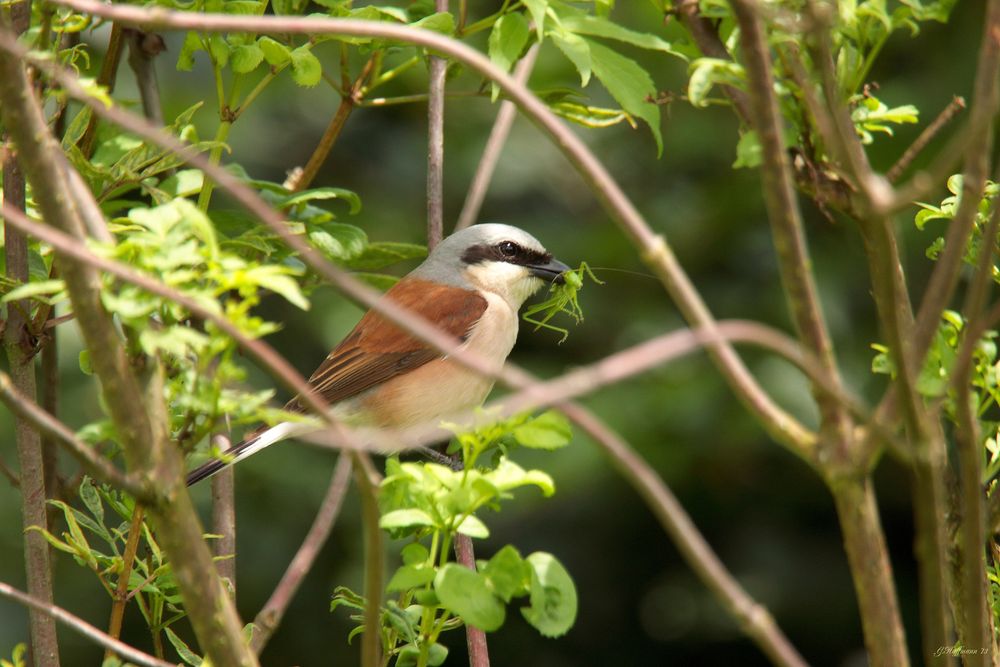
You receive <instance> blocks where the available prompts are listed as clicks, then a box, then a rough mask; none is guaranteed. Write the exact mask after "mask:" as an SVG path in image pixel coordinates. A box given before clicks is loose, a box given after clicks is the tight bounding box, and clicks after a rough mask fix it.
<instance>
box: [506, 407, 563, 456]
mask: <svg viewBox="0 0 1000 667" xmlns="http://www.w3.org/2000/svg"><path fill="white" fill-rule="evenodd" d="M572 438H573V429H572V427H570V425H569V421H568V420H567V419H566V417H565V416H564V415H563V414H562V413H561V412H557V411H555V410H548V411H546V412H543V413H542V414H540V415H539V416H537V417H535V418H534V419H532V420H531V421H529V422H527V423H525V424H522V425H521V426H518V427H517V428H515V429H514V439H515V440H517V441H518V443H520V444H521V445H524V446H525V447H530V448H532V449H559V448H561V447H565V446H566V445H568V444H569V442H570V440H571V439H572Z"/></svg>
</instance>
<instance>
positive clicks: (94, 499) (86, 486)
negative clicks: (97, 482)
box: [80, 477, 104, 523]
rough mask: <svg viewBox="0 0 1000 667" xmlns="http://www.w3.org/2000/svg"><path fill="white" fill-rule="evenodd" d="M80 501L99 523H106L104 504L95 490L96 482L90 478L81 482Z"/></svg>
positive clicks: (85, 478)
mask: <svg viewBox="0 0 1000 667" xmlns="http://www.w3.org/2000/svg"><path fill="white" fill-rule="evenodd" d="M80 500H82V501H83V504H84V505H85V506H86V508H87V510H88V511H89V512H90V513H91V514H93V515H94V518H95V519H97V521H98V523H104V504H103V503H101V496H100V495H99V494H98V493H97V489H95V488H94V481H93V480H92V479H90V478H89V477H84V478H83V481H82V482H80Z"/></svg>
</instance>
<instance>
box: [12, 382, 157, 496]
mask: <svg viewBox="0 0 1000 667" xmlns="http://www.w3.org/2000/svg"><path fill="white" fill-rule="evenodd" d="M0 401H3V402H4V403H5V404H6V405H7V407H8V408H10V411H11V412H13V413H14V414H16V415H17V416H18V417H20V418H21V419H24V420H25V421H28V422H30V423H31V426H32V427H33V428H34V429H36V430H37V431H38V432H39V433H41V434H42V435H44V436H46V437H49V438H52V439H53V440H54V441H55V442H57V443H58V444H60V445H62V446H63V447H64V448H65V449H66V451H68V452H69V453H70V454H72V455H73V458H75V459H76V460H77V461H79V462H80V464H81V465H82V466H83V467H84V468H86V469H87V472H89V473H90V474H91V475H93V476H94V477H95V478H96V479H99V480H101V481H102V482H107V483H108V484H111V485H113V486H115V487H117V488H119V489H122V490H123V491H126V492H127V493H128V494H129V495H131V496H133V497H135V498H136V499H137V500H142V501H149V500H151V499H152V495H151V494H150V489H149V488H148V487H147V486H146V485H144V484H142V483H140V482H139V481H138V480H137V479H135V478H133V477H131V476H129V475H126V474H125V473H123V472H122V471H121V470H119V469H118V468H116V467H115V466H114V465H113V464H112V463H111V462H110V461H108V460H107V459H106V458H104V457H103V456H101V455H100V454H98V453H97V452H96V451H94V450H93V449H92V448H91V447H89V446H88V445H87V444H86V443H85V442H83V441H81V440H80V439H78V438H77V437H76V435H75V434H74V433H73V431H71V430H70V429H69V428H68V427H67V426H66V425H65V424H63V423H62V422H61V421H59V420H58V419H56V418H55V417H53V416H52V415H51V414H49V413H48V412H46V411H45V410H43V409H42V408H41V407H39V406H38V405H37V404H36V403H34V402H32V401H31V400H30V399H29V398H28V397H26V396H24V395H23V394H21V393H20V392H18V391H17V390H16V389H15V388H14V385H13V383H12V382H11V379H10V376H8V375H7V374H6V373H3V372H0Z"/></svg>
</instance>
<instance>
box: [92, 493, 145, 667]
mask: <svg viewBox="0 0 1000 667" xmlns="http://www.w3.org/2000/svg"><path fill="white" fill-rule="evenodd" d="M144 516H145V510H144V509H143V506H142V503H138V502H137V503H136V504H135V507H134V508H133V509H132V522H131V523H130V524H129V529H128V539H127V540H126V541H125V551H124V552H123V553H122V567H121V570H120V571H119V572H118V585H117V586H115V594H114V598H113V599H114V602H112V604H111V619H110V620H109V621H108V636H109V637H112V638H113V639H118V638H119V637H120V636H121V632H122V622H123V620H124V619H125V606H126V605H127V604H128V601H129V600H130V599H132V596H131V595H130V594H129V590H128V585H129V580H130V579H131V578H132V568H133V566H134V565H135V558H136V553H137V552H138V551H139V540H140V538H141V537H142V521H143V517H144ZM150 576H152V575H150ZM143 586H145V584H142V585H140V586H139V587H137V588H136V590H141V589H142V587H143ZM111 650H112V649H111V648H110V647H109V648H108V653H105V655H104V657H105V658H107V657H109V653H110V651H111Z"/></svg>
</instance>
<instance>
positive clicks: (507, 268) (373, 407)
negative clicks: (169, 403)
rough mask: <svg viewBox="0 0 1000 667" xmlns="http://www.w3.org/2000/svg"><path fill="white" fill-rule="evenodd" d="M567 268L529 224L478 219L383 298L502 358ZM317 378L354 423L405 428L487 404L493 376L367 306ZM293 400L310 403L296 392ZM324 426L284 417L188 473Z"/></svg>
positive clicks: (207, 471)
mask: <svg viewBox="0 0 1000 667" xmlns="http://www.w3.org/2000/svg"><path fill="white" fill-rule="evenodd" d="M568 269H569V267H568V266H566V265H565V264H563V263H562V262H560V261H558V260H556V259H554V258H553V257H552V254H551V253H549V252H548V251H546V250H545V248H544V247H542V244H541V243H539V242H538V240H537V239H535V238H534V237H533V236H531V235H530V234H528V233H527V232H525V231H523V230H521V229H518V228H517V227H511V226H509V225H498V224H483V225H475V226H472V227H469V228H467V229H463V230H462V231H460V232H456V233H455V234H452V235H451V236H449V237H448V238H446V239H444V240H443V241H441V243H439V244H438V245H437V247H436V248H434V250H433V251H432V252H431V253H430V255H429V256H428V257H427V259H426V260H424V262H423V263H422V264H421V265H420V266H418V267H417V268H416V269H414V270H413V271H411V272H410V273H409V274H408V275H406V276H405V277H404V278H403V279H402V280H400V281H399V282H398V283H396V285H394V286H393V287H392V289H390V290H389V291H388V292H386V294H385V296H384V297H383V298H385V299H387V300H389V301H391V302H393V303H395V304H397V305H399V306H402V307H403V308H406V309H407V310H410V311H412V312H414V313H417V314H419V315H421V316H423V317H424V318H426V319H427V320H428V321H430V322H433V323H434V324H436V325H437V326H438V327H439V328H441V329H442V330H443V331H445V332H447V333H449V334H451V335H453V336H455V337H456V338H459V339H461V341H462V347H463V348H465V349H467V350H470V351H471V352H475V353H477V354H479V355H481V356H482V357H484V358H486V359H489V360H491V361H493V362H495V363H496V365H497V366H498V367H499V366H500V365H501V364H502V363H503V362H504V361H505V360H506V359H507V355H508V354H509V353H510V351H511V348H513V347H514V341H515V340H516V339H517V322H518V314H517V311H518V310H519V309H520V308H521V305H522V304H523V303H524V301H525V300H526V299H527V298H528V297H529V296H531V295H532V294H534V293H535V292H537V291H538V290H539V289H540V288H541V287H542V286H543V285H544V284H546V283H551V282H562V280H563V278H562V274H563V272H564V271H567V270H568ZM309 384H310V385H311V386H312V387H313V389H315V390H316V391H317V392H318V393H319V394H320V395H321V396H323V398H324V399H326V401H327V402H328V403H329V404H330V406H331V408H330V411H331V414H332V415H333V416H334V418H336V419H338V420H340V421H342V422H344V423H346V424H349V425H352V426H369V427H392V428H404V427H407V426H414V425H417V424H422V423H426V422H430V421H434V420H439V419H441V418H443V417H447V416H449V415H453V414H457V413H460V412H463V411H465V410H468V409H471V408H474V407H477V406H479V405H482V403H483V401H484V400H486V396H487V394H489V393H490V389H492V388H493V380H492V379H490V378H486V377H483V376H481V375H479V374H477V373H476V372H475V371H472V370H469V369H467V368H465V367H464V366H462V365H460V364H458V363H456V362H454V361H452V360H450V359H448V358H447V356H445V355H442V354H441V352H440V351H438V350H437V349H435V348H433V347H431V346H429V345H427V344H426V343H424V342H423V341H421V340H419V339H417V338H415V337H413V336H412V335H410V334H409V333H407V332H406V331H404V330H403V329H401V328H399V327H397V326H396V325H395V324H392V323H391V322H390V321H389V320H387V319H385V318H384V317H382V316H381V315H379V314H378V313H376V312H375V311H368V312H367V313H365V315H364V317H362V318H361V321H359V322H358V324H357V326H355V327H354V330H353V331H351V333H349V334H348V335H347V337H346V338H344V340H342V341H341V342H340V344H339V345H337V347H336V348H334V350H333V352H331V353H330V354H329V356H327V358H326V360H325V361H324V362H323V363H322V364H320V367H319V368H317V369H316V372H315V373H313V374H312V377H310V378H309ZM286 408H287V409H289V410H292V411H297V412H299V411H300V412H304V411H305V408H304V407H303V406H302V405H301V404H300V403H299V401H298V399H297V398H296V399H292V400H291V401H290V402H289V403H288V405H287V406H286ZM315 429H316V427H315V426H312V425H309V424H305V423H300V422H284V423H281V424H277V425H275V426H272V427H270V428H267V429H266V430H263V431H259V432H257V433H256V434H254V435H252V436H251V437H250V438H248V439H247V440H244V441H243V442H241V443H239V444H238V445H236V446H235V447H233V448H232V449H230V450H229V451H228V452H227V454H228V456H227V461H226V462H223V461H220V460H215V461H210V462H208V463H206V464H205V465H203V466H201V467H200V468H198V469H196V470H194V471H193V472H191V473H190V474H189V475H188V478H187V482H188V484H194V483H195V482H198V481H200V480H202V479H204V478H206V477H209V476H211V475H213V474H215V473H216V472H218V471H219V470H222V469H223V468H225V467H226V466H228V465H231V464H233V463H236V462H237V461H240V460H242V459H245V458H246V457H248V456H250V455H252V454H255V453H257V452H259V451H260V450H262V449H264V448H265V447H267V446H268V445H272V444H274V443H275V442H278V441H280V440H284V439H286V438H290V437H294V436H297V435H302V434H304V433H306V432H309V431H312V430H315Z"/></svg>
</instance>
